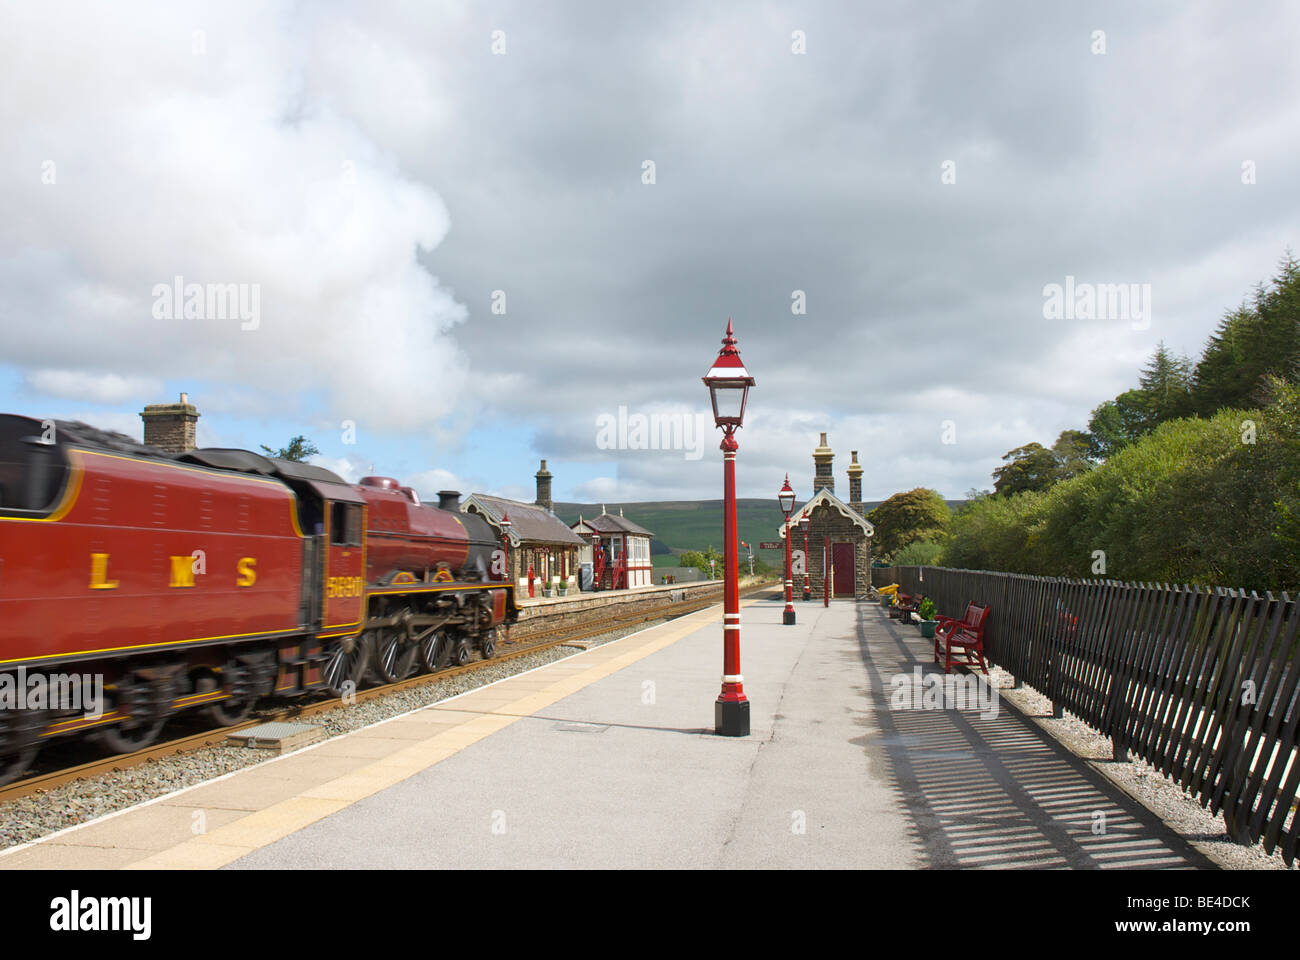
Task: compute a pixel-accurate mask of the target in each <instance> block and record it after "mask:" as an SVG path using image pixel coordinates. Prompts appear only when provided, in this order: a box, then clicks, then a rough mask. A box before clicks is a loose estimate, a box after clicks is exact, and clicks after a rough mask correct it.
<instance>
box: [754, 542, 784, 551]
mask: <svg viewBox="0 0 1300 960" xmlns="http://www.w3.org/2000/svg"><path fill="white" fill-rule="evenodd" d="M758 549H760V550H784V549H785V541H784V540H765V541H763V542H762V543H760V544H759V545H758Z"/></svg>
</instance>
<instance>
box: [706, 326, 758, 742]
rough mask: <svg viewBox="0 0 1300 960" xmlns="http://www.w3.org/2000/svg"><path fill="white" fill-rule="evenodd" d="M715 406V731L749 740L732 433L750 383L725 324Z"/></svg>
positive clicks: (709, 382) (710, 378) (714, 378)
mask: <svg viewBox="0 0 1300 960" xmlns="http://www.w3.org/2000/svg"><path fill="white" fill-rule="evenodd" d="M702 379H703V381H704V385H705V386H706V387H708V388H709V397H710V399H711V400H712V402H713V422H714V423H715V424H717V426H718V427H720V428H721V429H722V444H721V450H722V482H723V488H724V497H725V500H724V503H723V508H722V539H723V560H722V567H723V577H724V586H723V591H722V596H723V605H722V609H723V614H722V620H723V623H722V692H721V693H719V694H718V699H717V700H716V701H715V702H714V704H713V727H714V732H715V733H717V734H718V735H719V736H723V737H747V736H749V700H748V699H747V698H746V697H745V687H744V677H742V676H741V675H740V587H739V580H740V571H739V559H738V557H737V552H736V451H737V450H738V449H739V446H740V445H739V444H738V443H736V431H737V430H738V429H740V426H741V424H742V423H744V420H745V401H746V399H747V398H748V396H749V388H750V387H752V386H753V385H754V378H753V377H751V376H750V375H749V371H748V370H746V369H745V365H744V363H742V362H741V359H740V352H739V351H738V350H737V349H736V337H735V334H734V333H733V331H732V328H731V320H730V319H728V320H727V335H726V336H725V337H723V338H722V349H721V350H719V351H718V357H717V359H716V360H714V361H713V366H712V367H711V368H709V372H708V374H707V375H706V376H704V377H703V378H702Z"/></svg>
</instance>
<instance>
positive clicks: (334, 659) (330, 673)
mask: <svg viewBox="0 0 1300 960" xmlns="http://www.w3.org/2000/svg"><path fill="white" fill-rule="evenodd" d="M373 639H374V638H373V637H371V635H370V634H368V633H364V634H362V635H361V636H359V637H340V638H339V639H338V640H335V641H334V642H333V643H331V644H330V646H329V647H328V648H327V650H326V653H327V654H328V655H329V659H328V660H327V661H325V667H324V669H323V670H322V671H321V675H322V677H323V678H324V680H325V686H326V688H327V689H328V690H329V692H330V693H332V694H334V696H336V697H342V696H344V695H345V694H349V693H356V691H357V688H358V687H360V686H361V683H362V681H363V680H365V678H366V671H367V670H369V669H370V653H371V650H372V649H373V647H374V644H373Z"/></svg>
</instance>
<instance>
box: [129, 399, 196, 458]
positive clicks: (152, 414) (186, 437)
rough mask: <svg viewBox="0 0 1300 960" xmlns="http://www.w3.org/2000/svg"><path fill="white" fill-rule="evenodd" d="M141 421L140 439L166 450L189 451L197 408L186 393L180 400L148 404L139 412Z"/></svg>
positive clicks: (194, 430)
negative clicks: (177, 401) (141, 436)
mask: <svg viewBox="0 0 1300 960" xmlns="http://www.w3.org/2000/svg"><path fill="white" fill-rule="evenodd" d="M140 419H141V420H143V421H144V442H145V443H146V444H148V445H149V446H151V447H157V448H158V449H159V450H163V451H165V452H167V453H185V452H186V451H188V450H193V449H194V448H195V447H196V446H198V443H197V442H196V432H197V424H198V422H199V411H198V408H197V407H195V406H194V404H192V403H190V396H189V394H187V393H182V394H181V399H180V403H151V404H149V405H148V406H146V407H145V408H144V410H143V412H141V414H140Z"/></svg>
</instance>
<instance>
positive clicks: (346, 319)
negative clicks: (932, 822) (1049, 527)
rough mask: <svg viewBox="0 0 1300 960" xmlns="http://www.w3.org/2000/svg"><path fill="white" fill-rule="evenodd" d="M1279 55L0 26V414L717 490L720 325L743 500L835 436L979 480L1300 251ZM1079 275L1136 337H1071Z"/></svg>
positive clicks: (799, 477)
mask: <svg viewBox="0 0 1300 960" xmlns="http://www.w3.org/2000/svg"><path fill="white" fill-rule="evenodd" d="M1298 45H1300V6H1297V5H1296V4H1293V3H1266V2H1261V3H1253V4H1249V5H1237V4H1230V3H1218V4H1206V3H1187V2H1177V3H1150V4H1142V5H1140V6H1139V5H1134V4H1129V3H1114V4H1088V5H1082V4H1079V5H1064V4H1061V5H1057V4H1044V3H1041V2H1026V3H1011V2H1000V3H991V2H990V3H925V4H914V3H872V4H866V3H848V2H838V3H825V4H813V3H766V4H765V3H755V2H737V3H723V2H710V3H707V4H706V3H694V4H684V3H683V4H673V3H656V4H630V3H626V4H623V3H599V2H590V3H560V2H548V3H529V2H522V3H514V4H512V3H464V4H462V3H437V4H430V3H427V2H418V3H366V4H362V3H352V4H347V3H310V4H308V3H302V4H288V3H261V4H255V5H247V6H245V5H243V4H238V3H228V2H223V3H213V4H187V3H167V4H143V3H125V4H89V3H86V4H64V3H52V2H41V3H35V2H27V3H6V4H4V5H3V6H2V7H0V125H3V128H4V130H5V146H4V147H3V148H2V149H0V211H3V215H2V216H0V410H4V411H8V412H16V413H25V414H31V415H35V416H41V417H45V416H57V417H75V418H78V419H84V420H87V421H89V422H92V423H95V424H98V425H101V426H104V427H110V428H115V429H120V430H123V431H125V432H128V433H132V434H134V435H135V436H137V437H138V436H139V435H140V420H139V417H138V416H137V414H138V411H139V409H140V408H141V407H142V406H143V405H144V404H146V403H150V402H158V401H168V400H174V399H175V398H176V395H177V394H178V393H179V392H181V391H186V392H188V393H189V395H190V398H191V400H192V401H193V402H194V403H196V404H197V405H198V407H199V409H200V411H201V413H202V419H201V420H200V440H201V442H202V443H203V444H204V445H211V446H241V447H251V448H254V449H256V448H257V445H258V444H260V443H268V444H272V445H274V446H279V445H281V444H282V443H284V442H285V441H287V440H288V438H289V437H291V436H293V435H295V434H306V435H307V436H308V437H310V438H311V439H312V440H313V441H315V442H316V444H317V445H318V446H319V447H320V448H321V451H322V460H321V462H324V463H326V464H328V465H331V466H333V467H335V468H336V469H338V470H340V472H343V473H345V474H347V475H349V476H351V477H356V476H359V475H361V474H363V473H369V472H372V471H373V472H376V473H380V474H385V475H392V476H398V477H401V478H403V479H405V480H407V481H414V484H415V486H417V488H419V489H421V490H424V491H427V492H432V491H434V490H436V489H439V488H441V487H445V486H455V487H458V488H460V489H461V490H463V491H466V492H468V491H472V490H488V491H494V492H501V493H505V494H507V495H521V496H525V497H526V498H527V499H531V491H532V474H533V472H534V471H535V470H536V468H537V461H538V459H539V458H541V457H546V458H547V459H548V461H549V465H550V469H551V470H552V472H553V473H554V474H555V493H556V497H557V499H583V500H595V501H608V502H610V503H617V502H620V501H634V500H643V499H677V498H711V497H715V496H717V495H718V494H719V491H720V486H721V482H720V481H721V469H720V462H719V456H718V453H717V437H716V436H715V431H713V430H712V428H711V427H710V428H709V429H708V431H707V434H705V435H704V436H703V437H697V436H696V431H695V427H696V424H697V421H698V419H699V417H701V416H702V415H703V414H704V412H705V410H706V409H707V404H708V399H707V392H706V390H705V388H704V387H703V385H702V384H701V383H700V379H699V378H700V377H701V376H702V375H703V374H704V373H705V371H706V370H707V369H708V367H709V365H710V362H711V360H712V358H713V357H714V355H715V354H716V351H717V349H718V341H719V339H720V337H721V335H722V332H723V329H724V328H725V326H726V322H727V318H728V317H731V318H734V321H735V325H736V333H737V336H738V337H739V340H740V347H741V352H742V355H743V357H744V359H745V361H746V363H747V365H748V366H749V368H750V370H751V372H752V373H753V374H754V376H755V377H756V378H757V380H758V385H757V387H756V388H755V389H754V390H753V392H752V393H751V396H750V409H749V413H748V417H747V420H746V425H745V427H744V429H743V431H742V433H741V435H740V441H741V451H740V457H741V461H740V464H741V467H740V471H739V477H740V487H741V493H742V495H745V496H775V494H776V491H777V489H778V488H779V486H780V482H781V478H782V476H783V474H784V473H785V472H786V471H789V472H790V473H791V479H792V481H793V482H794V483H795V485H796V487H797V489H798V490H799V493H800V495H801V496H806V495H807V494H808V492H809V491H808V487H809V486H810V483H811V474H812V464H811V459H810V452H811V449H812V447H813V446H815V445H816V442H817V436H818V433H819V432H821V431H823V430H825V431H828V432H829V434H830V441H831V445H832V446H833V447H834V449H835V450H836V453H837V454H838V455H839V456H838V457H837V460H836V474H837V478H838V481H839V483H840V484H842V485H843V484H845V481H844V468H845V467H846V466H847V463H848V454H849V450H850V449H857V450H859V451H860V457H861V459H862V462H863V464H864V466H865V468H866V474H865V477H864V487H865V493H866V496H867V498H868V499H877V498H883V497H885V496H888V495H889V494H891V493H893V492H895V491H898V490H904V489H910V488H912V487H915V486H930V487H935V488H937V489H939V490H940V491H941V492H942V493H943V494H944V495H945V496H948V497H960V496H961V495H962V494H963V493H964V492H965V491H966V490H967V489H968V488H970V487H973V486H974V487H987V486H990V485H991V482H990V479H989V473H990V471H991V470H992V469H993V468H994V467H996V466H997V465H998V464H999V462H1000V460H999V458H1000V457H1001V455H1002V454H1003V453H1004V452H1006V451H1007V450H1009V449H1010V448H1012V447H1014V446H1018V445H1020V444H1022V443H1026V442H1029V441H1031V440H1038V441H1041V442H1044V443H1050V442H1051V441H1052V440H1053V439H1054V438H1055V436H1056V434H1057V433H1058V432H1059V431H1060V430H1062V429H1065V428H1069V427H1082V426H1084V425H1085V424H1086V422H1087V418H1088V413H1089V411H1090V410H1091V409H1092V408H1093V407H1095V406H1096V405H1097V404H1098V403H1100V402H1101V401H1103V400H1105V399H1108V398H1110V397H1112V396H1114V395H1115V394H1116V393H1118V392H1119V391H1121V390H1123V389H1126V388H1127V387H1129V386H1131V385H1132V384H1133V383H1134V381H1135V380H1136V375H1137V371H1138V368H1139V367H1140V366H1141V364H1142V362H1143V359H1144V358H1145V357H1146V356H1147V355H1148V354H1149V353H1150V351H1151V350H1152V349H1153V348H1154V346H1155V345H1156V343H1157V342H1158V341H1160V340H1162V339H1163V340H1164V341H1165V342H1166V343H1167V344H1169V345H1170V346H1172V347H1173V348H1174V349H1176V350H1178V351H1181V352H1186V353H1189V354H1192V355H1193V356H1195V355H1196V354H1198V353H1199V351H1200V349H1201V346H1202V345H1203V343H1204V340H1205V338H1206V336H1207V335H1208V334H1209V332H1210V331H1211V330H1212V329H1213V327H1214V325H1215V323H1216V322H1217V320H1218V319H1219V317H1220V316H1221V315H1222V313H1223V312H1224V311H1225V310H1226V309H1228V308H1230V307H1232V306H1235V305H1236V304H1237V303H1238V302H1239V301H1240V300H1241V299H1242V297H1243V296H1245V295H1247V294H1248V293H1249V292H1250V290H1251V288H1252V287H1253V286H1254V285H1255V284H1256V283H1257V282H1259V281H1260V280H1263V279H1265V278H1267V277H1268V276H1270V275H1271V274H1272V272H1273V268H1274V266H1275V264H1276V261H1277V260H1278V258H1279V257H1280V256H1281V255H1282V254H1283V253H1284V251H1285V250H1286V248H1287V247H1288V246H1291V247H1296V248H1300V242H1298V237H1297V234H1300V179H1298V177H1297V174H1298V173H1300V169H1298V167H1300V96H1298V95H1297V94H1298V93H1300V85H1298V83H1297V80H1298V79H1300V58H1297V57H1295V56H1294V51H1295V49H1296V48H1297V46H1298ZM1250 181H1253V182H1250ZM1067 277H1070V278H1073V281H1071V282H1072V283H1075V284H1078V285H1081V286H1080V289H1082V286H1083V285H1100V284H1138V285H1140V286H1139V287H1138V290H1139V291H1142V290H1145V291H1148V292H1149V296H1150V306H1151V309H1150V315H1149V316H1146V315H1144V314H1143V313H1142V311H1141V310H1140V305H1141V303H1142V302H1143V301H1142V297H1141V296H1139V297H1138V298H1136V299H1135V301H1134V304H1133V305H1132V307H1131V309H1130V310H1128V311H1127V312H1125V311H1123V310H1116V309H1114V308H1111V309H1109V310H1101V309H1099V310H1095V311H1093V314H1092V315H1091V316H1089V315H1088V313H1087V310H1086V309H1085V310H1081V311H1078V313H1083V314H1084V315H1083V316H1079V315H1077V314H1076V312H1075V311H1071V313H1072V314H1076V315H1073V316H1070V317H1062V316H1049V315H1048V314H1049V313H1051V311H1049V310H1047V309H1045V299H1046V298H1045V294H1044V289H1045V287H1048V286H1049V285H1051V284H1061V285H1064V284H1066V282H1067V279H1066V278H1067ZM177 278H181V279H180V283H181V291H182V297H181V302H173V301H174V300H175V298H174V297H172V296H171V294H170V290H171V289H172V288H173V286H174V284H175V283H176V282H177ZM230 284H233V285H235V287H234V288H231V289H234V290H235V291H237V293H239V294H241V295H242V296H243V298H244V299H243V301H242V307H243V309H242V311H241V309H239V307H240V306H241V304H240V303H238V302H234V303H228V304H226V305H225V309H223V308H222V303H221V300H220V299H219V298H218V299H213V298H211V297H208V294H209V293H210V292H212V290H213V289H217V290H220V291H225V290H226V289H227V285H230ZM1141 285H1146V286H1141ZM192 286H193V287H194V289H197V290H199V291H200V293H201V294H202V296H200V297H199V298H197V299H195V300H194V301H193V303H192V304H191V306H192V307H193V309H192V310H187V309H186V304H185V302H184V301H185V300H189V299H191V298H190V288H191V287H192ZM164 291H166V292H164ZM800 310H802V312H797V311H800ZM1114 314H1119V315H1114ZM620 408H624V415H625V416H626V417H627V418H629V422H632V423H634V422H635V420H636V418H637V417H638V416H646V417H648V416H649V415H650V414H659V415H660V418H661V422H664V423H668V424H673V423H674V422H676V423H677V425H678V426H682V427H685V428H686V433H685V435H684V440H683V439H682V438H683V434H682V433H681V432H680V431H679V432H677V433H676V434H675V435H674V436H672V437H670V438H669V439H672V440H678V441H681V442H678V443H677V445H678V446H679V447H683V448H685V449H671V450H643V449H619V447H620V446H622V447H625V448H627V447H631V446H636V445H637V437H636V436H635V434H634V433H633V435H630V436H627V437H623V438H620V437H619V435H618V434H619V431H618V430H617V429H615V430H614V431H613V437H612V442H611V436H610V432H609V431H608V430H606V431H604V433H603V434H602V431H601V430H600V429H599V427H600V424H601V423H607V422H608V421H609V420H610V419H613V420H615V421H617V419H618V418H619V414H620ZM602 417H603V418H605V419H604V420H603V421H602V419H601V418H602ZM674 418H676V421H674ZM349 425H350V429H349Z"/></svg>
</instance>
